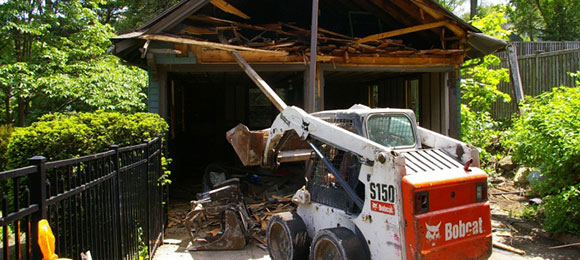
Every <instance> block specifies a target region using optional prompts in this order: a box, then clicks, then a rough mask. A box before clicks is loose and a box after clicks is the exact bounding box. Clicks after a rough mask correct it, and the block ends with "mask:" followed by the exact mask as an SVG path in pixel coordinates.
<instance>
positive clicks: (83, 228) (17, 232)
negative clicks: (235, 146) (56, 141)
mask: <svg viewBox="0 0 580 260" xmlns="http://www.w3.org/2000/svg"><path fill="white" fill-rule="evenodd" d="M161 150H162V143H161V139H160V138H156V139H154V140H153V141H145V142H144V143H143V144H139V145H134V146H128V147H120V148H119V147H118V146H112V149H111V150H109V151H106V152H103V153H98V154H93V155H88V156H83V157H79V158H73V159H67V160H61V161H54V162H46V159H45V158H44V157H40V156H35V157H32V158H31V159H30V164H31V165H30V166H27V167H24V168H20V169H15V170H10V171H5V172H0V188H1V191H0V196H2V197H1V198H0V200H1V201H0V211H1V212H2V215H1V216H0V226H1V227H2V232H1V233H2V234H0V238H2V243H1V244H2V245H0V246H1V247H2V252H1V253H0V259H6V260H8V259H41V257H42V256H41V255H40V249H39V247H38V244H37V240H38V230H37V222H38V221H39V220H40V219H47V220H48V221H49V223H50V225H51V228H52V230H53V233H54V235H55V238H56V253H57V254H58V255H59V256H60V257H67V258H73V259H78V258H79V257H80V253H81V252H86V251H89V250H90V251H91V255H92V256H93V259H139V256H140V255H141V256H147V255H148V256H150V257H151V256H152V255H153V253H154V251H155V249H156V248H157V246H158V245H159V243H160V241H161V240H162V234H163V229H164V223H165V210H164V206H163V203H162V202H163V194H164V193H163V187H162V186H161V185H159V183H158V179H159V177H161V175H162V169H161Z"/></svg>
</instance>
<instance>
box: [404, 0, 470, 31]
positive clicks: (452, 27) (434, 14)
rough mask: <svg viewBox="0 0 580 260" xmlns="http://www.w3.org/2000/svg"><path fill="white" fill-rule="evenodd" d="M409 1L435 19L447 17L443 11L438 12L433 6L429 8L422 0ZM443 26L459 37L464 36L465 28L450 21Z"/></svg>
mask: <svg viewBox="0 0 580 260" xmlns="http://www.w3.org/2000/svg"><path fill="white" fill-rule="evenodd" d="M411 2H412V3H413V4H415V5H417V7H419V8H420V9H421V10H423V11H425V12H426V13H428V14H429V15H430V16H432V17H433V18H435V20H441V19H447V18H446V16H445V14H444V13H441V12H439V10H435V9H434V8H431V7H430V6H429V5H428V4H427V3H426V2H425V1H423V0H411ZM445 27H446V28H447V29H449V30H450V31H452V32H453V33H454V34H455V35H457V36H459V37H464V36H465V30H463V29H462V28H461V27H459V26H457V25H455V24H454V23H452V22H449V23H447V24H446V25H445Z"/></svg>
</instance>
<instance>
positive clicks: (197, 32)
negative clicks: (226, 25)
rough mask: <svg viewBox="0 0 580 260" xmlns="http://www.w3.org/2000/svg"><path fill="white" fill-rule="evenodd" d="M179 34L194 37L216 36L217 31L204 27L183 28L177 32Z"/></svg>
mask: <svg viewBox="0 0 580 260" xmlns="http://www.w3.org/2000/svg"><path fill="white" fill-rule="evenodd" d="M178 33H179V34H195V35H202V34H217V30H215V29H213V28H212V29H210V28H204V27H197V26H186V27H185V28H183V29H181V30H179V32H178Z"/></svg>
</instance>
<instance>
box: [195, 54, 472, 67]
mask: <svg viewBox="0 0 580 260" xmlns="http://www.w3.org/2000/svg"><path fill="white" fill-rule="evenodd" d="M238 53H239V54H240V55H241V56H242V57H243V58H244V59H245V60H246V61H247V62H248V63H258V64H260V63H261V64H302V65H305V64H304V57H303V56H301V55H288V56H271V55H263V54H261V53H255V52H247V51H238ZM353 55H354V54H350V56H349V57H348V59H347V58H345V57H342V56H318V60H319V61H320V62H322V63H327V64H334V65H335V66H338V65H345V66H376V65H378V66H383V65H385V66H397V67H402V68H404V67H406V66H409V67H421V66H423V67H431V66H441V65H452V66H456V65H459V64H461V63H462V62H463V55H462V54H451V55H424V54H415V55H409V56H384V57H374V56H356V55H355V56H353ZM197 57H198V58H199V63H200V64H231V63H233V62H235V60H234V59H233V57H232V56H231V55H230V54H229V53H228V52H227V51H223V50H203V51H202V52H201V53H198V55H197ZM322 58H323V59H322Z"/></svg>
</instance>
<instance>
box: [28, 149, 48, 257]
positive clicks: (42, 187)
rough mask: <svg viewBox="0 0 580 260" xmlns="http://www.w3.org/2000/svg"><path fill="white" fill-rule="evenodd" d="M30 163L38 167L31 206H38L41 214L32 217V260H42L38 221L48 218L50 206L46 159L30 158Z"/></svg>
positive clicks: (34, 177) (33, 184)
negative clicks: (47, 192) (47, 200)
mask: <svg viewBox="0 0 580 260" xmlns="http://www.w3.org/2000/svg"><path fill="white" fill-rule="evenodd" d="M29 163H30V165H34V166H36V167H37V169H36V171H37V174H33V175H31V179H30V186H31V187H30V199H31V204H37V205H38V207H39V213H38V214H33V215H32V228H31V233H32V234H31V237H32V239H31V241H32V258H33V259H40V258H42V253H41V252H40V247H39V246H38V243H37V241H38V221H40V220H41V219H46V218H47V217H48V206H47V204H46V196H47V195H46V166H45V163H46V158H45V157H43V156H34V157H32V158H30V160H29Z"/></svg>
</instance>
